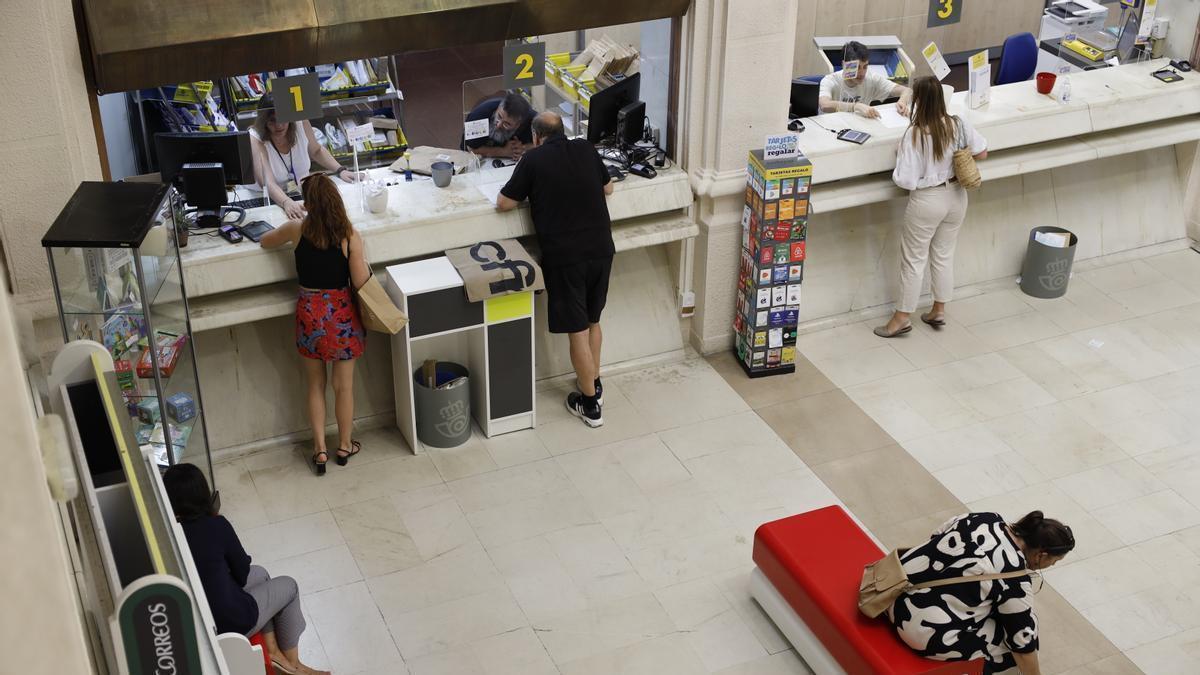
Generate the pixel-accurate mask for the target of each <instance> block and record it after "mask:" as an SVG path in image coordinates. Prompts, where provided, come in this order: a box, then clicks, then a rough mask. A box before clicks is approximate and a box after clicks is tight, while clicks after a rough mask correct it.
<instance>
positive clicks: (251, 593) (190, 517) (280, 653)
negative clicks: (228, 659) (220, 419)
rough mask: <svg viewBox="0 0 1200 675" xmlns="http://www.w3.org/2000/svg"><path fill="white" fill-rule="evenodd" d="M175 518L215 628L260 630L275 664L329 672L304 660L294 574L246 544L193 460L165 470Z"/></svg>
mask: <svg viewBox="0 0 1200 675" xmlns="http://www.w3.org/2000/svg"><path fill="white" fill-rule="evenodd" d="M163 485H164V486H165V487H166V489H167V497H168V498H169V499H170V500H171V509H172V510H173V511H174V512H175V518H176V520H178V521H179V524H180V526H182V527H183V533H184V535H186V536H187V542H188V547H189V548H190V549H191V550H192V560H193V561H195V564H196V572H197V573H198V574H199V575H200V584H201V585H202V586H203V587H204V594H205V595H206V596H207V597H208V606H209V608H210V609H211V610H212V615H213V621H215V622H216V624H217V633H241V634H242V635H245V636H247V637H249V636H251V635H254V634H255V633H259V632H261V633H262V635H263V642H264V643H265V644H266V648H267V655H268V656H270V657H271V661H272V663H274V665H275V669H276V670H277V671H278V672H281V673H287V674H288V675H297V674H298V675H329V671H327V670H313V669H312V668H309V667H308V666H306V665H304V664H303V663H301V662H300V654H299V651H298V649H297V647H298V645H299V644H300V634H301V633H303V632H304V626H305V623H304V616H303V615H302V614H301V613H300V590H299V588H298V587H297V586H296V581H295V580H294V579H292V578H291V577H275V578H271V575H269V574H267V571H266V570H265V569H263V568H261V567H259V566H258V565H251V564H250V556H249V555H247V554H246V551H245V550H244V549H243V548H242V542H241V541H239V540H238V536H237V533H235V532H234V531H233V526H232V525H230V524H229V521H228V520H225V518H223V517H221V516H219V515H217V513H216V512H215V511H214V510H213V507H212V493H211V492H210V491H209V489H208V481H207V480H205V478H204V474H203V473H201V472H200V469H199V468H197V467H196V466H195V465H193V464H176V465H175V466H172V467H171V468H169V469H167V471H166V473H164V474H163Z"/></svg>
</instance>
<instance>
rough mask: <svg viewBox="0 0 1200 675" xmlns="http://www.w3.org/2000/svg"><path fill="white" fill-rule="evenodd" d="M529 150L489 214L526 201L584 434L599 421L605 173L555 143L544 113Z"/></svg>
mask: <svg viewBox="0 0 1200 675" xmlns="http://www.w3.org/2000/svg"><path fill="white" fill-rule="evenodd" d="M533 145H534V147H533V149H531V150H529V151H528V152H526V153H525V156H524V157H523V158H522V159H521V161H520V163H518V164H517V168H516V169H514V170H513V175H512V178H510V179H509V181H508V183H507V184H506V185H505V186H504V187H503V188H501V190H500V196H499V198H498V199H497V201H496V206H497V208H499V209H500V210H501V211H509V210H511V209H515V208H517V205H518V204H520V202H521V201H522V200H524V199H526V198H528V199H529V209H530V212H531V214H532V216H533V227H534V230H536V231H537V238H538V245H539V246H540V247H541V249H542V273H543V275H544V276H545V279H546V292H547V294H548V297H547V302H546V304H547V307H548V309H549V312H548V314H549V323H550V332H551V333H567V334H568V337H569V339H570V343H571V365H572V366H574V367H575V376H576V378H577V381H576V386H577V387H578V388H579V391H577V392H575V391H573V392H571V393H570V394H569V395H568V396H567V408H568V409H569V410H570V411H571V413H572V414H574V415H575V416H577V417H579V418H581V419H582V420H583V421H584V422H585V423H586V424H587V425H588V426H589V427H598V426H600V425H602V424H604V418H603V417H602V416H601V413H600V405H601V403H602V402H603V393H604V389H603V387H602V386H601V384H600V344H601V341H602V339H603V336H602V334H601V332H600V312H601V311H603V310H604V303H605V301H606V299H607V297H608V275H609V272H610V271H611V270H612V259H613V253H614V252H615V251H614V249H613V240H612V222H611V221H610V220H609V217H608V204H607V203H606V202H605V197H606V196H607V195H610V194H612V191H613V186H612V183H610V182H609V174H608V169H607V168H606V167H605V166H604V162H603V161H601V159H600V155H599V154H597V152H596V148H595V147H594V146H593V145H592V144H591V143H589V142H587V141H586V140H584V139H582V138H576V139H568V138H567V137H566V136H564V135H563V125H562V118H561V117H559V116H558V115H557V114H555V113H552V112H544V113H542V114H540V115H538V116H537V117H535V118H534V120H533Z"/></svg>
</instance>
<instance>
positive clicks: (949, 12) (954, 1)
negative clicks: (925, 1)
mask: <svg viewBox="0 0 1200 675" xmlns="http://www.w3.org/2000/svg"><path fill="white" fill-rule="evenodd" d="M964 2H966V0H929V21H928V22H927V23H926V24H925V25H926V27H927V28H937V27H938V26H949V25H950V24H952V23H958V22H959V21H962V6H963V3H964Z"/></svg>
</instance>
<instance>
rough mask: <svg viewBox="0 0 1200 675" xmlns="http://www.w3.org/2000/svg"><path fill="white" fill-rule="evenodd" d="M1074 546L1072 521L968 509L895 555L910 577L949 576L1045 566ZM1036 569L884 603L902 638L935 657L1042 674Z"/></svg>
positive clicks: (923, 579) (996, 669)
mask: <svg viewBox="0 0 1200 675" xmlns="http://www.w3.org/2000/svg"><path fill="white" fill-rule="evenodd" d="M1073 548H1075V537H1074V535H1073V534H1072V533H1071V528H1069V527H1067V526H1066V525H1063V524H1062V523H1060V522H1058V521H1057V520H1052V519H1050V518H1044V517H1043V516H1042V512H1041V511H1033V512H1031V513H1029V514H1028V515H1026V516H1025V517H1024V518H1022V519H1021V520H1019V521H1017V522H1016V523H1015V524H1012V525H1010V524H1008V523H1005V522H1004V518H1003V517H1001V516H1000V514H997V513H968V514H965V515H961V516H958V517H957V518H953V519H951V520H950V521H949V522H947V523H946V524H945V525H942V526H941V527H940V528H938V530H937V531H936V532H934V533H933V536H932V537H930V539H929V541H927V542H925V543H924V544H922V545H920V546H918V547H916V548H912V549H909V550H908V551H906V552H905V553H904V554H903V555H901V556H900V560H901V562H902V563H903V564H904V572H905V573H906V574H907V575H908V578H909V580H910V581H912V583H914V584H920V583H924V582H927V581H934V580H937V579H947V578H950V577H961V576H972V575H980V574H1003V573H1006V572H1017V571H1020V570H1029V571H1031V572H1033V571H1037V570H1044V569H1046V568H1048V567H1051V566H1053V565H1054V564H1055V563H1057V562H1058V561H1059V560H1062V559H1063V557H1064V556H1066V555H1067V553H1070V552H1071V549H1073ZM1040 589H1041V577H1040V575H1039V576H1038V578H1037V579H1036V581H1035V580H1034V579H1033V578H1032V576H1018V577H1014V578H1010V579H997V580H986V581H981V582H975V583H961V584H953V585H949V586H941V587H937V588H927V589H921V590H917V591H909V592H908V593H906V594H904V595H901V596H900V597H899V598H898V599H897V600H896V604H895V605H893V606H892V608H891V609H890V610H888V619H889V620H890V621H891V622H892V625H893V626H895V628H896V632H897V633H899V635H900V638H901V639H902V640H904V642H905V644H907V645H908V646H909V647H912V648H913V650H915V651H916V652H917V653H918V654H920V655H921V656H924V657H925V658H929V659H934V660H936V661H972V660H975V659H984V660H985V664H986V665H985V667H984V671H983V672H984V673H998V672H1001V671H1003V670H1007V669H1009V668H1012V667H1013V666H1016V667H1017V668H1018V669H1019V670H1020V671H1021V675H1040V674H1041V669H1040V668H1039V666H1038V657H1037V651H1038V625H1037V617H1036V616H1035V615H1034V612H1033V607H1032V606H1031V605H1030V603H1029V599H1030V596H1031V595H1033V594H1034V593H1036V592H1037V591H1038V590H1040Z"/></svg>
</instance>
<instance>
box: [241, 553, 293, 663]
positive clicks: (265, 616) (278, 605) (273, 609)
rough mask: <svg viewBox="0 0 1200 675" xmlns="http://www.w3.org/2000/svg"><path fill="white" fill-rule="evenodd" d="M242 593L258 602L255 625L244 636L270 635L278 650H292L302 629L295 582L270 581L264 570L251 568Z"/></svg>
mask: <svg viewBox="0 0 1200 675" xmlns="http://www.w3.org/2000/svg"><path fill="white" fill-rule="evenodd" d="M246 592H247V593H249V594H250V596H251V597H253V598H254V602H256V603H258V622H257V623H255V624H254V628H253V629H251V630H249V631H247V632H246V636H247V637H249V636H251V635H254V634H255V633H258V632H263V633H274V634H275V641H276V642H278V643H279V648H280V649H283V650H288V649H295V648H296V646H297V645H299V644H300V634H301V633H303V632H304V626H305V624H304V615H303V614H302V613H301V612H300V587H299V586H297V585H296V580H295V579H293V578H291V577H275V578H274V579H272V578H271V575H270V574H267V571H266V570H265V569H263V568H261V567H259V566H258V565H251V566H250V573H249V574H248V575H246Z"/></svg>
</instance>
